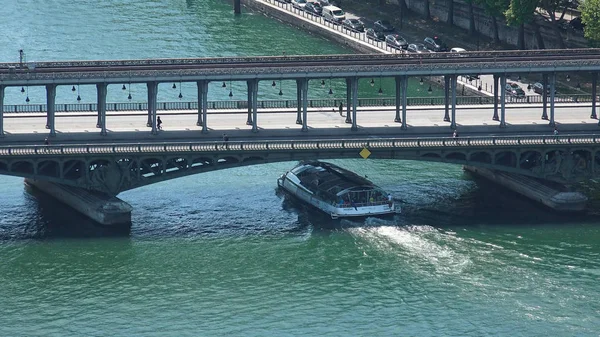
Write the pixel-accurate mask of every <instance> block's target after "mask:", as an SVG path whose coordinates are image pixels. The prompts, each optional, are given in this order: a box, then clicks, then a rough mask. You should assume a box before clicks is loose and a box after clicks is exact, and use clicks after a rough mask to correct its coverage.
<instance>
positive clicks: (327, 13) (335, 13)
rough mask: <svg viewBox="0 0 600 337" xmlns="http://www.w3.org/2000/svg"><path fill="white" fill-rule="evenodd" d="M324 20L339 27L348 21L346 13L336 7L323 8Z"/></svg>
mask: <svg viewBox="0 0 600 337" xmlns="http://www.w3.org/2000/svg"><path fill="white" fill-rule="evenodd" d="M323 18H324V19H325V21H329V22H332V23H334V24H336V25H339V24H340V23H342V21H344V20H346V13H344V11H343V10H342V9H341V8H339V7H336V6H332V5H329V6H323Z"/></svg>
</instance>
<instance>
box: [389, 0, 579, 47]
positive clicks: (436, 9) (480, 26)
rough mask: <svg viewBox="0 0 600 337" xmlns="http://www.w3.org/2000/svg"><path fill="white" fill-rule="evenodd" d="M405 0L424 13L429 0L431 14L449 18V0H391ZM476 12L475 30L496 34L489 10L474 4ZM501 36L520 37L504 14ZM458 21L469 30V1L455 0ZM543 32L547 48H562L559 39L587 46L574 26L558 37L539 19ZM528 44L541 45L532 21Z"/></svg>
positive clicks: (505, 38)
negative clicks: (485, 10) (537, 39)
mask: <svg viewBox="0 0 600 337" xmlns="http://www.w3.org/2000/svg"><path fill="white" fill-rule="evenodd" d="M398 1H405V3H406V5H407V7H408V8H409V9H410V10H411V11H413V12H415V13H417V14H420V15H424V14H425V1H429V10H430V13H431V17H432V19H433V20H435V21H440V22H446V21H447V20H448V1H447V0H391V2H395V3H398ZM473 15H474V17H475V30H476V31H478V32H479V33H480V34H482V35H484V36H488V37H489V38H490V39H492V38H493V26H492V19H491V17H490V16H489V15H487V14H485V12H484V10H483V9H482V8H480V7H477V6H473ZM497 22H498V36H499V38H500V40H501V41H502V42H504V43H507V44H510V45H513V46H516V45H517V40H518V27H510V26H508V25H507V24H506V21H505V20H504V19H503V18H497ZM454 25H455V26H458V27H460V28H463V29H465V30H467V31H468V30H469V5H468V4H467V3H466V2H464V1H462V0H454ZM539 27H540V33H541V35H542V38H543V40H544V43H545V47H546V48H547V49H552V48H559V47H560V43H559V39H560V38H562V40H563V41H564V43H565V46H566V47H567V48H586V47H588V42H587V40H586V39H585V38H584V37H583V34H582V33H577V32H575V31H573V30H571V29H567V30H561V33H560V34H561V36H560V37H558V36H557V34H556V31H555V30H554V29H553V28H552V26H551V24H550V23H548V22H541V21H540V23H539ZM525 46H526V48H528V49H538V43H537V41H536V39H535V35H534V27H533V26H532V25H530V24H527V25H525Z"/></svg>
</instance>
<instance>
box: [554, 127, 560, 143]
mask: <svg viewBox="0 0 600 337" xmlns="http://www.w3.org/2000/svg"><path fill="white" fill-rule="evenodd" d="M554 140H556V141H557V142H560V139H558V129H557V128H554Z"/></svg>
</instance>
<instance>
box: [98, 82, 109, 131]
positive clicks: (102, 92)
mask: <svg viewBox="0 0 600 337" xmlns="http://www.w3.org/2000/svg"><path fill="white" fill-rule="evenodd" d="M107 87H108V85H107V84H106V83H98V84H96V91H97V96H98V100H97V102H98V122H97V123H96V127H97V128H99V129H100V134H101V135H103V136H106V94H107Z"/></svg>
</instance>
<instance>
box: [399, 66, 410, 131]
mask: <svg viewBox="0 0 600 337" xmlns="http://www.w3.org/2000/svg"><path fill="white" fill-rule="evenodd" d="M401 82H402V126H401V127H400V128H401V129H402V130H406V129H407V128H408V126H407V125H406V106H407V105H408V76H406V75H404V76H402V79H401Z"/></svg>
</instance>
